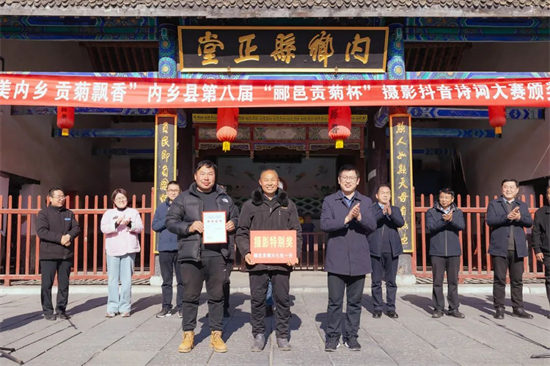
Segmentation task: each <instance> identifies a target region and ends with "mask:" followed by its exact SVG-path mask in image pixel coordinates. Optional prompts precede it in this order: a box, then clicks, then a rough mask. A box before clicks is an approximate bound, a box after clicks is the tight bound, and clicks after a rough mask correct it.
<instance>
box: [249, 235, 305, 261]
mask: <svg viewBox="0 0 550 366" xmlns="http://www.w3.org/2000/svg"><path fill="white" fill-rule="evenodd" d="M250 254H251V255H252V260H253V261H254V262H255V263H262V264H269V263H288V262H289V261H291V262H295V261H296V259H297V257H296V255H297V253H296V230H250Z"/></svg>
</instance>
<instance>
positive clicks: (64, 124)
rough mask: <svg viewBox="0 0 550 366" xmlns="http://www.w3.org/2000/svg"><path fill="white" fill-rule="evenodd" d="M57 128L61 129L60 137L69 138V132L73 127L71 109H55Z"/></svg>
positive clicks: (72, 111) (72, 112)
mask: <svg viewBox="0 0 550 366" xmlns="http://www.w3.org/2000/svg"><path fill="white" fill-rule="evenodd" d="M57 127H59V128H61V136H69V130H70V129H71V128H73V127H74V108H73V107H57Z"/></svg>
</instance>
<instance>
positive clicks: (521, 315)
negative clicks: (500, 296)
mask: <svg viewBox="0 0 550 366" xmlns="http://www.w3.org/2000/svg"><path fill="white" fill-rule="evenodd" d="M512 316H516V317H518V318H522V319H533V315H531V314H529V313H528V312H526V311H525V310H523V308H515V309H514V312H513V313H512Z"/></svg>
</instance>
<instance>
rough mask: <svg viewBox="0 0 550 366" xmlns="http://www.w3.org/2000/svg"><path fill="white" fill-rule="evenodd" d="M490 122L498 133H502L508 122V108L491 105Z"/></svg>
mask: <svg viewBox="0 0 550 366" xmlns="http://www.w3.org/2000/svg"><path fill="white" fill-rule="evenodd" d="M489 124H490V125H491V127H494V129H495V134H496V135H498V136H500V135H502V127H503V126H504V125H505V124H506V108H505V107H504V106H494V107H489Z"/></svg>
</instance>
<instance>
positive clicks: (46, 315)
mask: <svg viewBox="0 0 550 366" xmlns="http://www.w3.org/2000/svg"><path fill="white" fill-rule="evenodd" d="M44 319H46V320H49V321H52V322H53V321H54V320H56V319H57V317H56V316H55V314H44Z"/></svg>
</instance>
